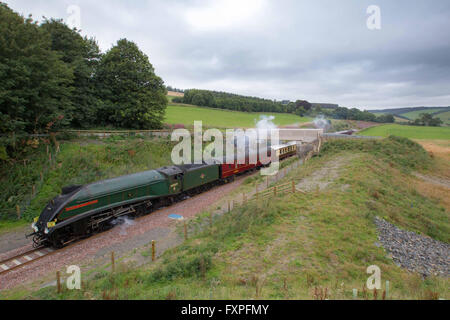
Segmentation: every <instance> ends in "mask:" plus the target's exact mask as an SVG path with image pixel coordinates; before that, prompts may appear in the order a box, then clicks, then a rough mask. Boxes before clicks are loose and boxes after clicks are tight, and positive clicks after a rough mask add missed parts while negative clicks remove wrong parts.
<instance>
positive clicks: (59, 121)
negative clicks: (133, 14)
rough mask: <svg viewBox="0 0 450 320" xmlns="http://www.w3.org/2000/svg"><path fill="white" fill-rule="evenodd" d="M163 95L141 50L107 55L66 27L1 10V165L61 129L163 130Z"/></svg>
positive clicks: (131, 46)
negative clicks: (36, 136)
mask: <svg viewBox="0 0 450 320" xmlns="http://www.w3.org/2000/svg"><path fill="white" fill-rule="evenodd" d="M165 94H166V88H165V86H164V83H163V81H162V80H161V78H159V77H158V76H157V75H155V70H154V68H153V66H152V65H151V63H150V62H149V59H148V57H147V56H146V55H145V54H144V53H143V52H141V51H140V50H139V48H138V46H137V45H136V44H135V43H133V42H131V41H128V40H126V39H121V40H119V41H118V42H117V44H116V45H115V46H113V47H112V48H111V49H110V50H109V51H108V52H106V53H105V54H102V53H101V51H100V49H99V47H98V45H97V43H96V41H95V40H94V39H93V38H88V37H83V36H81V35H80V33H79V31H78V30H76V29H71V28H69V27H68V26H67V25H66V24H65V23H64V22H63V21H62V20H54V19H50V20H49V19H45V20H44V21H43V22H42V23H40V24H39V23H37V22H36V21H33V19H32V18H31V16H30V17H28V18H24V17H22V16H20V15H19V14H17V13H16V12H14V11H12V10H11V9H10V8H9V7H8V6H7V5H6V4H4V3H1V2H0V135H1V136H2V137H1V141H0V159H6V158H8V156H9V157H14V156H15V154H16V153H17V152H19V151H20V152H21V151H22V149H23V146H24V145H26V144H27V143H28V140H24V139H22V137H24V136H25V135H26V134H30V133H47V132H52V131H55V130H58V129H60V128H64V127H75V128H88V127H95V126H98V125H99V124H100V125H103V126H113V127H115V128H135V129H159V128H161V127H162V119H163V115H164V111H165V108H166V106H167V99H166V97H165Z"/></svg>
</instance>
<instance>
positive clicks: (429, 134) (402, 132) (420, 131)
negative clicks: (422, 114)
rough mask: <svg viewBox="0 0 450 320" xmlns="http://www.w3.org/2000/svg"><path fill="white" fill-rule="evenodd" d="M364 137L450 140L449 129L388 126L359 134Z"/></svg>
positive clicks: (373, 128)
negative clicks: (391, 136)
mask: <svg viewBox="0 0 450 320" xmlns="http://www.w3.org/2000/svg"><path fill="white" fill-rule="evenodd" d="M359 134H360V135H363V136H376V137H388V136H390V135H393V136H399V137H405V138H410V139H430V140H434V139H436V140H450V128H449V127H418V126H404V125H399V124H387V125H383V126H377V127H372V128H368V129H366V130H364V131H361V132H360V133H359Z"/></svg>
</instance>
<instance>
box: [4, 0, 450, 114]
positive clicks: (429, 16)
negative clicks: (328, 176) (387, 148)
mask: <svg viewBox="0 0 450 320" xmlns="http://www.w3.org/2000/svg"><path fill="white" fill-rule="evenodd" d="M6 3H7V4H8V5H9V6H10V7H11V8H12V9H14V10H15V11H17V12H19V13H21V14H23V15H28V14H29V13H31V14H33V17H34V18H35V19H39V20H41V18H42V16H46V17H53V18H63V19H64V20H66V21H68V20H70V19H72V20H70V21H74V22H75V23H77V20H76V19H73V18H74V17H76V14H74V13H73V12H74V11H71V12H72V13H68V11H70V10H68V9H69V8H70V6H73V5H75V6H78V8H79V9H80V21H79V22H80V24H81V29H82V33H83V35H88V36H93V37H95V38H96V39H97V41H98V43H99V45H100V47H101V49H102V50H103V51H107V50H108V49H109V48H110V47H111V46H112V45H113V44H114V43H115V42H116V41H117V40H118V39H120V38H127V39H129V40H133V41H135V42H136V43H137V44H138V45H139V47H140V48H141V49H142V50H143V51H144V52H145V53H146V54H147V55H148V56H149V58H150V62H151V63H152V64H153V66H154V67H155V69H156V73H157V74H158V75H159V76H161V77H162V78H163V80H164V81H165V83H166V84H167V85H171V86H175V87H178V88H183V89H188V88H200V89H213V90H220V91H227V92H233V93H239V94H245V95H252V96H258V97H264V98H270V99H277V100H283V99H289V100H296V99H306V100H308V101H311V102H327V103H338V104H340V105H341V106H347V107H357V108H360V109H381V108H388V107H411V106H423V105H425V106H449V105H450V18H449V17H450V1H448V0H433V1H429V0H428V1H403V0H395V1H393V0H372V1H365V0H340V1H335V0H327V1H325V0H311V1H304V0H279V1H269V0H217V1H215V0H203V1H200V0H186V1H175V0H146V1H144V0H133V1H125V0H108V1H107V0H95V1H94V0H89V1H84V0H78V1H77V0H69V1H66V0H15V1H6ZM370 5H376V6H378V7H379V8H380V13H381V29H375V30H370V29H369V28H368V26H367V20H368V18H369V17H373V15H372V14H368V13H367V9H368V7H369V6H370ZM370 21H371V22H376V20H373V19H370ZM71 23H72V22H71ZM371 25H373V23H372V24H371Z"/></svg>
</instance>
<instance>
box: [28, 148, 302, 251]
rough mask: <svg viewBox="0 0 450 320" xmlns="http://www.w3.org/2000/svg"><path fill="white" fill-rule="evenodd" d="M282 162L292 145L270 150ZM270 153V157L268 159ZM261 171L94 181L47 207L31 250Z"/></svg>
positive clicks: (206, 170)
mask: <svg viewBox="0 0 450 320" xmlns="http://www.w3.org/2000/svg"><path fill="white" fill-rule="evenodd" d="M273 150H274V151H275V152H277V154H278V155H279V157H280V159H284V158H286V157H288V156H292V155H294V154H295V148H293V146H291V145H284V146H277V147H275V148H273ZM271 152H273V151H269V152H268V156H269V157H270V156H271ZM262 166H263V164H262V162H261V159H259V156H258V157H257V163H255V164H251V163H249V157H248V153H247V155H246V161H245V163H244V164H239V163H237V162H236V161H235V163H234V164H219V163H214V164H205V163H203V164H193V165H180V166H168V167H163V168H159V169H157V170H150V171H145V172H140V173H136V174H131V175H126V176H122V177H118V178H114V179H109V180H104V181H98V182H94V183H91V184H87V185H82V186H81V185H80V186H70V187H66V188H63V189H62V193H61V194H60V195H59V196H57V197H56V198H54V199H53V200H51V201H50V203H48V205H47V206H46V207H45V208H44V209H43V211H42V213H41V215H40V216H39V217H37V218H35V219H34V222H33V224H32V228H33V230H34V232H33V233H32V234H31V235H29V236H33V241H34V243H35V245H37V246H40V245H51V246H54V247H62V246H64V244H66V243H68V242H70V241H72V240H76V239H80V238H84V237H88V236H89V235H91V234H94V233H97V232H101V231H104V230H106V229H108V228H111V226H112V225H113V224H112V223H111V222H112V221H113V220H115V219H117V218H119V217H122V216H125V215H127V216H132V217H133V216H140V215H144V214H148V213H151V212H153V211H154V210H156V209H158V208H161V207H165V206H168V205H171V204H173V203H175V202H178V201H181V200H183V199H185V198H186V197H187V196H193V195H195V194H198V193H201V192H203V191H206V190H208V189H210V188H211V187H213V186H215V185H219V184H223V183H227V182H230V181H233V180H234V178H235V177H236V176H237V175H240V174H243V173H246V172H249V171H253V170H257V169H259V168H261V167H262Z"/></svg>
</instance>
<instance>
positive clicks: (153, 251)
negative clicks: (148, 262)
mask: <svg viewBox="0 0 450 320" xmlns="http://www.w3.org/2000/svg"><path fill="white" fill-rule="evenodd" d="M155 256H156V248H155V240H152V261H155Z"/></svg>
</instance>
